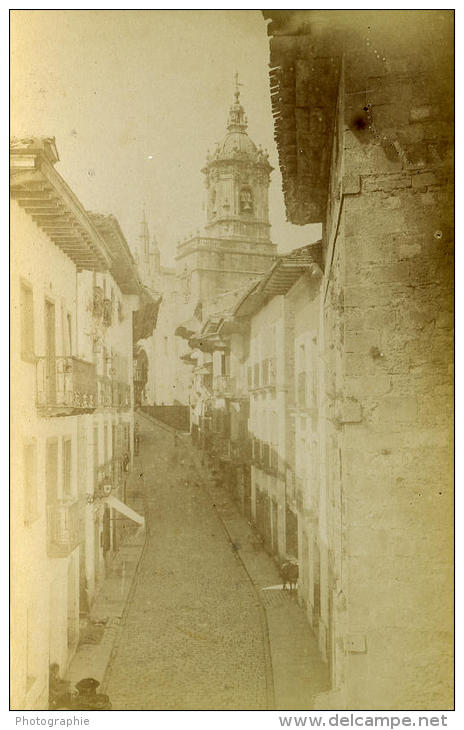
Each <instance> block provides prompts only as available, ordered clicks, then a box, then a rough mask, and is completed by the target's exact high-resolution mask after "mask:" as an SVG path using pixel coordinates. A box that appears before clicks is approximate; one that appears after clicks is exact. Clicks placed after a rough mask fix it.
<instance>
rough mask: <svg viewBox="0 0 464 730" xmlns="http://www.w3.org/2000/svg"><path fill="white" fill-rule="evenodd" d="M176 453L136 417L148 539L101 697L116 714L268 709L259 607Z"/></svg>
mask: <svg viewBox="0 0 464 730" xmlns="http://www.w3.org/2000/svg"><path fill="white" fill-rule="evenodd" d="M183 454H184V449H183V448H182V446H181V444H180V442H178V445H177V446H174V436H173V434H172V433H170V432H168V431H163V430H161V429H157V431H156V439H155V436H154V432H153V429H152V428H150V427H149V426H148V427H147V422H146V421H145V420H144V419H141V445H140V456H139V459H138V466H139V468H140V473H141V474H142V473H143V477H140V479H141V481H142V482H143V484H144V489H145V494H146V518H147V531H148V535H147V543H146V546H145V550H144V553H143V555H142V558H141V563H140V566H139V574H138V577H137V578H136V582H135V585H134V588H133V593H132V596H131V598H130V605H129V608H128V611H127V616H126V621H125V623H124V626H123V628H122V631H121V636H120V638H119V641H118V642H117V646H116V650H115V654H114V657H113V661H112V662H111V664H110V667H109V670H108V673H107V678H106V682H105V684H106V687H107V691H108V693H109V695H110V697H111V699H112V702H113V709H114V710H124V709H140V710H174V709H183V710H208V709H217V710H231V709H255V710H259V709H267V704H268V702H267V692H268V689H267V687H266V671H265V667H266V661H265V646H264V639H265V636H264V633H263V628H262V619H261V614H260V604H259V601H258V599H257V597H256V593H255V591H254V589H253V586H252V584H251V583H250V580H249V578H248V576H247V574H246V572H245V570H244V569H243V567H242V564H241V562H240V561H239V559H238V558H237V556H236V554H235V552H234V549H233V546H232V544H231V542H230V541H229V540H228V538H227V536H226V533H225V532H224V529H223V526H222V524H221V522H220V520H219V517H218V515H217V514H216V511H215V508H214V506H213V505H212V504H211V501H210V499H209V498H208V496H207V493H205V491H204V489H203V488H202V486H201V485H196V484H195V482H194V480H193V479H192V480H191V481H187V474H188V468H189V466H190V462H189V461H188V458H187V460H186V459H185V457H184V456H183ZM192 476H193V475H192ZM141 698H143V699H142V700H141Z"/></svg>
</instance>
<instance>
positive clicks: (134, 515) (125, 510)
mask: <svg viewBox="0 0 464 730" xmlns="http://www.w3.org/2000/svg"><path fill="white" fill-rule="evenodd" d="M107 503H108V506H109V507H112V508H113V509H115V510H117V511H118V512H120V513H121V514H122V515H124V517H127V518H128V519H129V520H132V521H133V522H137V524H138V525H143V526H145V517H142V515H139V513H138V512H136V511H135V510H133V509H132V508H131V507H129V506H128V505H127V504H125V503H124V502H121V500H120V499H117V497H113V496H110V497H108V499H107Z"/></svg>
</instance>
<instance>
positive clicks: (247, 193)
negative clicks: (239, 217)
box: [240, 188, 253, 213]
mask: <svg viewBox="0 0 464 730" xmlns="http://www.w3.org/2000/svg"><path fill="white" fill-rule="evenodd" d="M240 212H241V213H252V212H253V193H252V192H251V190H250V188H242V189H241V191H240Z"/></svg>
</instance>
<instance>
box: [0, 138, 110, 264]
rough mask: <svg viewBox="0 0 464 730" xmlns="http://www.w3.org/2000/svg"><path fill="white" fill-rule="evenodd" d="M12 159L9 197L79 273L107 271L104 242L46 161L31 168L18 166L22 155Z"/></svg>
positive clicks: (43, 160)
mask: <svg viewBox="0 0 464 730" xmlns="http://www.w3.org/2000/svg"><path fill="white" fill-rule="evenodd" d="M11 157H12V161H11V182H10V192H11V197H12V198H13V199H14V200H16V201H17V202H18V204H19V205H20V206H21V207H22V208H23V209H24V210H25V212H26V213H27V214H28V215H30V216H31V218H32V220H33V221H34V222H35V223H36V224H37V226H38V227H39V228H40V229H41V230H42V231H43V232H44V233H45V234H46V235H47V236H48V237H49V238H50V240H51V241H53V243H54V244H55V245H56V246H57V247H58V248H60V249H61V250H62V251H63V253H65V254H66V255H67V256H69V258H70V259H71V260H72V261H73V262H74V263H75V264H76V267H77V269H78V271H81V270H83V269H89V270H92V271H104V270H105V269H107V268H109V266H110V264H111V259H110V257H109V255H108V252H107V249H106V245H105V242H104V240H103V238H102V237H101V235H100V233H99V232H98V231H97V230H96V228H95V226H94V225H93V223H92V221H91V220H90V218H89V216H88V214H87V212H86V211H85V209H84V208H83V207H82V205H81V204H80V202H79V201H78V199H77V198H76V196H75V195H74V193H73V192H72V191H71V190H70V189H69V187H68V186H67V185H66V183H65V182H64V180H63V179H62V178H61V176H60V175H59V174H58V173H57V172H56V170H55V169H54V168H53V166H52V165H51V164H50V163H49V162H48V161H47V160H46V159H39V158H38V157H35V160H34V161H33V163H34V167H25V166H24V165H21V159H20V158H21V157H22V155H21V154H18V155H16V154H15V153H14V151H13V154H12V156H11ZM16 158H18V159H19V163H18V165H17V164H16V163H15V159H16Z"/></svg>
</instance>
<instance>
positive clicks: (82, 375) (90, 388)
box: [36, 355, 97, 416]
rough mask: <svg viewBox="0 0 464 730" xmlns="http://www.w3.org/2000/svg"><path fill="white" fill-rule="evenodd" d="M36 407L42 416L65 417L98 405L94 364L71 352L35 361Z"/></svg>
mask: <svg viewBox="0 0 464 730" xmlns="http://www.w3.org/2000/svg"><path fill="white" fill-rule="evenodd" d="M36 374H37V408H38V409H39V411H41V412H42V413H43V414H44V415H48V416H68V415H73V414H74V413H82V412H89V411H93V410H94V409H95V408H96V407H97V377H96V369H95V365H94V364H93V363H90V362H87V361H86V360H81V359H80V358H77V357H74V356H72V355H65V356H60V357H39V358H38V360H37V371H36Z"/></svg>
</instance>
